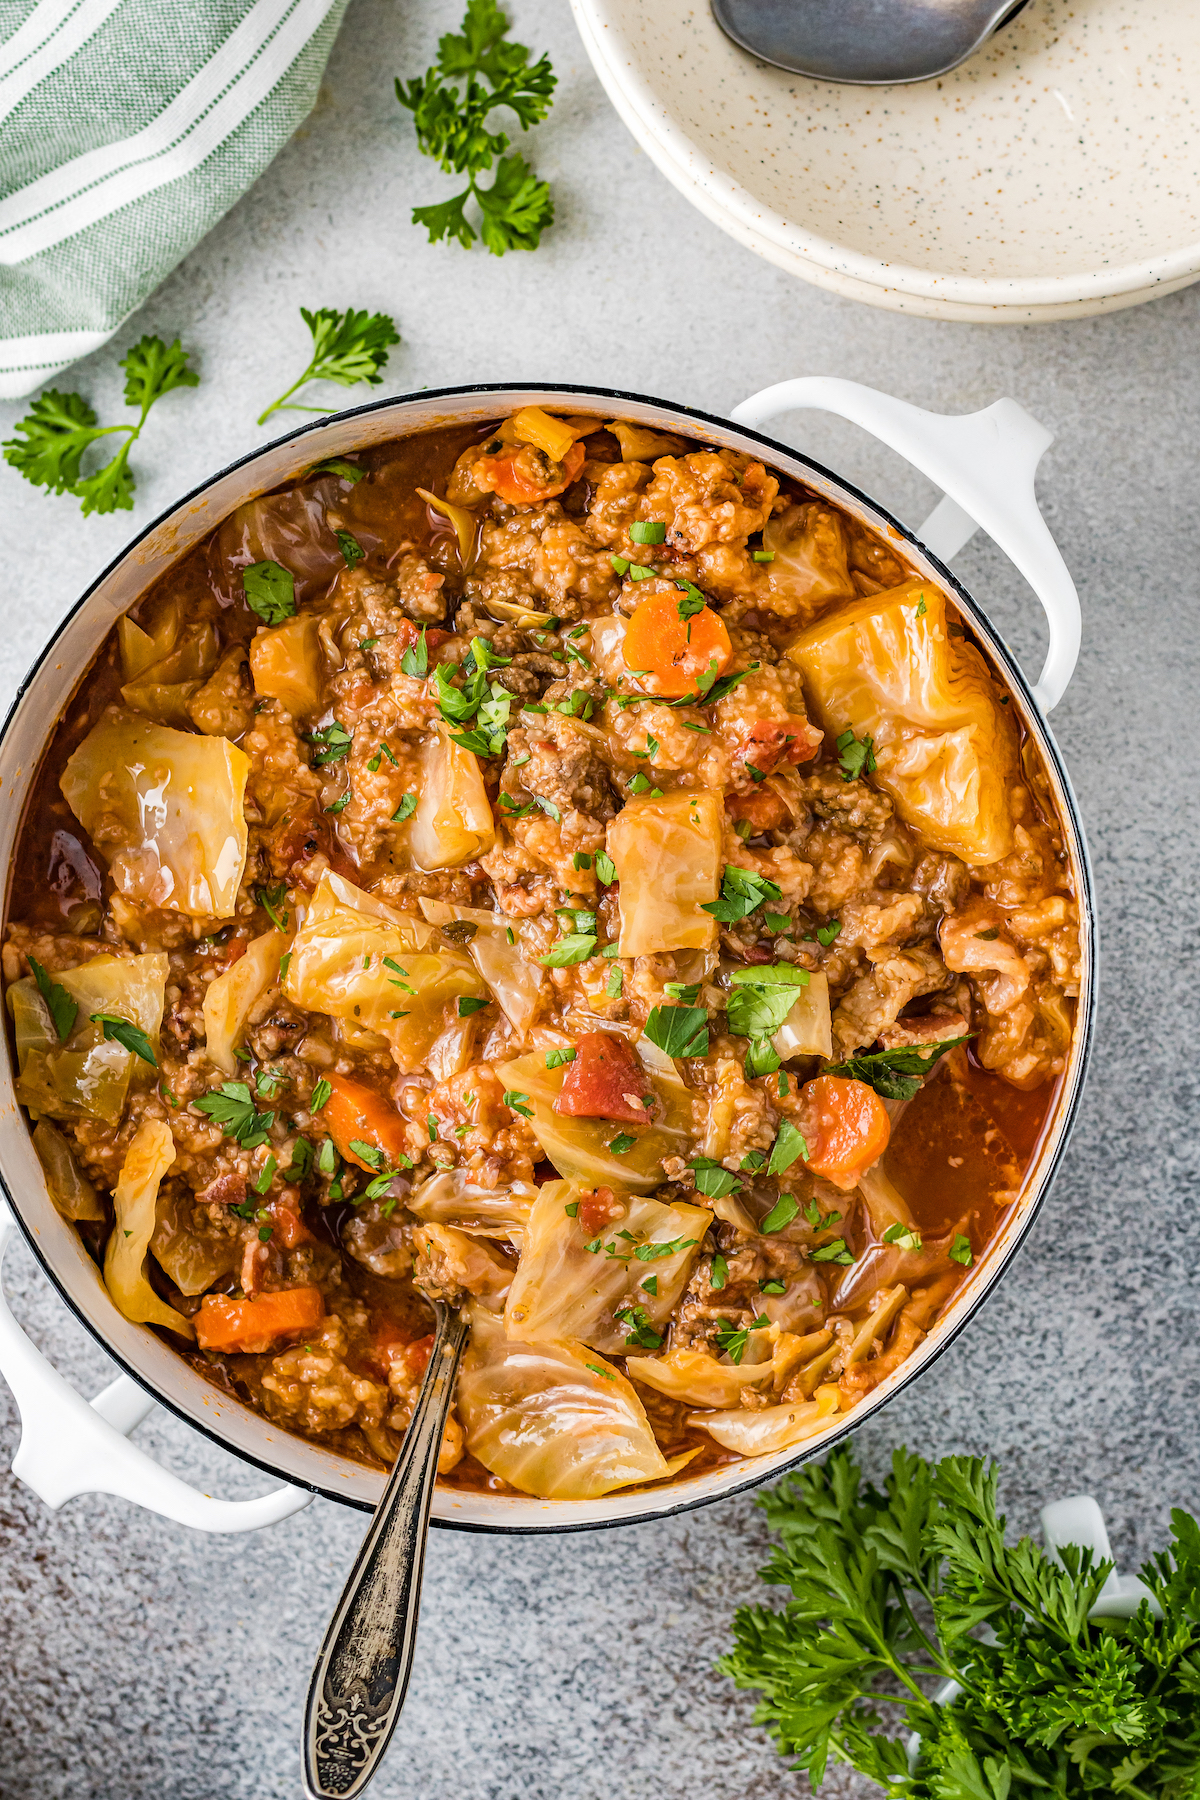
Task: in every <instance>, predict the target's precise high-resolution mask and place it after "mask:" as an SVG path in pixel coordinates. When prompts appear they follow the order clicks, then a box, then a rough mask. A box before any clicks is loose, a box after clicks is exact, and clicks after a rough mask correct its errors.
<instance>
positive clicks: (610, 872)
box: [596, 850, 617, 887]
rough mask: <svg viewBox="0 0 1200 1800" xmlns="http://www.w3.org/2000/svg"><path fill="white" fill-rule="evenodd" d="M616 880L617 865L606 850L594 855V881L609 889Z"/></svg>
mask: <svg viewBox="0 0 1200 1800" xmlns="http://www.w3.org/2000/svg"><path fill="white" fill-rule="evenodd" d="M616 879H617V865H616V863H615V862H614V861H613V859H612V857H611V856H610V855H609V854H608V852H607V851H606V850H600V851H598V852H597V854H596V880H597V881H598V882H600V884H601V885H602V886H603V887H611V886H612V884H613V882H614V881H615V880H616Z"/></svg>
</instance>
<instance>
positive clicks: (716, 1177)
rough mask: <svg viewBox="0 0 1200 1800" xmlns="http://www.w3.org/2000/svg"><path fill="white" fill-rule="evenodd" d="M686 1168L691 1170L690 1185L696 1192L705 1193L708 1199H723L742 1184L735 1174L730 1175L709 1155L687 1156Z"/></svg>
mask: <svg viewBox="0 0 1200 1800" xmlns="http://www.w3.org/2000/svg"><path fill="white" fill-rule="evenodd" d="M688 1168H689V1169H690V1170H691V1171H692V1185H693V1187H694V1188H695V1189H696V1191H697V1193H700V1194H707V1195H708V1197H709V1199H710V1200H724V1198H725V1196H726V1195H727V1194H732V1193H733V1191H734V1189H735V1188H740V1187H741V1185H742V1184H741V1182H740V1181H739V1180H738V1178H737V1176H736V1175H731V1174H730V1172H729V1170H728V1169H726V1168H723V1167H722V1166H721V1164H720V1163H719V1162H714V1161H713V1159H712V1157H711V1156H689V1157H688Z"/></svg>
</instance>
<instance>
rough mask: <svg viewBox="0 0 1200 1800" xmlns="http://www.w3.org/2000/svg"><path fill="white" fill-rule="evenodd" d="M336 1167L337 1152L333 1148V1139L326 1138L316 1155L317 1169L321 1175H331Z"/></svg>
mask: <svg viewBox="0 0 1200 1800" xmlns="http://www.w3.org/2000/svg"><path fill="white" fill-rule="evenodd" d="M337 1166H338V1155H337V1151H336V1150H335V1149H334V1147H333V1139H332V1138H326V1139H325V1141H324V1142H323V1144H322V1145H321V1148H320V1150H319V1152H318V1153H317V1168H318V1169H319V1170H320V1172H321V1174H322V1175H332V1174H333V1173H334V1172H335V1170H336V1169H337Z"/></svg>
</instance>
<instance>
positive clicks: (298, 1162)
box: [283, 1137, 316, 1181]
mask: <svg viewBox="0 0 1200 1800" xmlns="http://www.w3.org/2000/svg"><path fill="white" fill-rule="evenodd" d="M315 1154H316V1152H315V1151H314V1150H313V1147H312V1145H311V1144H310V1143H309V1141H308V1139H307V1138H306V1137H298V1138H297V1139H296V1142H295V1143H294V1144H293V1146H292V1160H291V1162H290V1163H289V1164H288V1166H287V1168H286V1169H285V1170H284V1171H283V1179H284V1180H285V1181H307V1180H308V1177H309V1176H310V1175H311V1174H312V1166H313V1158H314V1156H315Z"/></svg>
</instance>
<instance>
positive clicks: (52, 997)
mask: <svg viewBox="0 0 1200 1800" xmlns="http://www.w3.org/2000/svg"><path fill="white" fill-rule="evenodd" d="M27 960H28V963H29V967H30V968H31V969H32V970H33V979H34V980H35V981H36V982H37V989H38V993H39V994H40V995H41V996H42V999H43V1000H44V1001H45V1002H46V1005H47V1006H48V1007H49V1009H50V1017H51V1019H53V1021H54V1029H55V1031H57V1033H58V1036H59V1041H60V1042H62V1043H65V1042H66V1040H67V1038H69V1037H70V1035H71V1033H72V1031H73V1030H74V1028H75V1020H76V1018H77V1017H78V1014H79V1002H78V1000H72V998H71V996H70V994H68V992H67V990H66V988H65V987H64V986H63V985H62V983H61V982H60V981H51V979H50V977H49V975H47V973H46V971H45V969H43V967H42V965H41V963H40V962H38V960H37V958H36V957H34V956H30V957H29V958H27Z"/></svg>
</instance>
